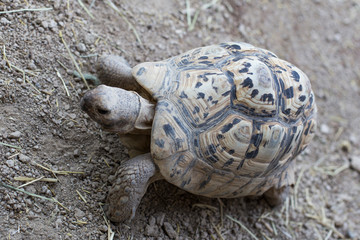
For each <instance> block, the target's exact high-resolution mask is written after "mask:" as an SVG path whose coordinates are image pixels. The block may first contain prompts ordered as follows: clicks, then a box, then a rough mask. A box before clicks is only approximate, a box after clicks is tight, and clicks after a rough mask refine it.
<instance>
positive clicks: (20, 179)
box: [14, 177, 58, 183]
mask: <svg viewBox="0 0 360 240" xmlns="http://www.w3.org/2000/svg"><path fill="white" fill-rule="evenodd" d="M37 179H38V181H41V182H50V183H55V182H58V180H57V179H56V178H32V177H14V180H15V181H21V182H31V181H34V180H37Z"/></svg>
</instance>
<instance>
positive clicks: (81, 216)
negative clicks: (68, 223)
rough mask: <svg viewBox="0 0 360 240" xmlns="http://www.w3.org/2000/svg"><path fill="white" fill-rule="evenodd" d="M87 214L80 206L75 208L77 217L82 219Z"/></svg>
mask: <svg viewBox="0 0 360 240" xmlns="http://www.w3.org/2000/svg"><path fill="white" fill-rule="evenodd" d="M84 216H85V213H84V212H83V211H81V210H80V209H78V208H75V217H76V218H77V219H81V218H83V217H84Z"/></svg>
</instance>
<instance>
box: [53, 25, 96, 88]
mask: <svg viewBox="0 0 360 240" xmlns="http://www.w3.org/2000/svg"><path fill="white" fill-rule="evenodd" d="M59 36H60V38H61V41H62V42H63V44H64V46H65V48H66V50H67V52H68V53H69V56H70V58H71V60H72V62H73V63H74V65H75V67H76V70H77V71H78V72H79V74H80V76H81V78H82V80H83V81H84V83H85V86H86V87H87V89H90V87H89V85H88V83H87V81H86V80H85V78H84V76H83V74H82V72H81V70H80V67H79V65H78V64H77V62H76V61H75V58H74V56H73V55H72V53H71V51H70V48H69V47H68V45H67V44H66V42H65V39H64V38H63V35H62V32H61V31H59Z"/></svg>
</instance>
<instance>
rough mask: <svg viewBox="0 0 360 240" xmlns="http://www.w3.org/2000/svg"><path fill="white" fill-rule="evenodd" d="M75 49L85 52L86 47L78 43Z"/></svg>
mask: <svg viewBox="0 0 360 240" xmlns="http://www.w3.org/2000/svg"><path fill="white" fill-rule="evenodd" d="M76 49H77V50H78V51H79V52H86V46H85V44H83V43H79V44H78V45H76Z"/></svg>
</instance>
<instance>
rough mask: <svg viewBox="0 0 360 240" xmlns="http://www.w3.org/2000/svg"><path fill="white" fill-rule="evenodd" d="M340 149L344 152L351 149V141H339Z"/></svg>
mask: <svg viewBox="0 0 360 240" xmlns="http://www.w3.org/2000/svg"><path fill="white" fill-rule="evenodd" d="M340 149H341V150H342V151H344V152H346V153H348V152H350V151H351V143H350V142H349V141H348V140H343V141H341V143H340Z"/></svg>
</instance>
